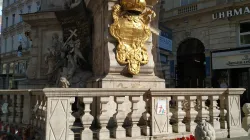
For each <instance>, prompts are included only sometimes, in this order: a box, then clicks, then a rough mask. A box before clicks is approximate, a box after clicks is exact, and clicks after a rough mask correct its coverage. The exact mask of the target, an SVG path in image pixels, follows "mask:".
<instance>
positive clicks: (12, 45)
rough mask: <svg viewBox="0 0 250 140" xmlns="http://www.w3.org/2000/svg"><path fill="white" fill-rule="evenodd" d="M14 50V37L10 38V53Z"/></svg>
mask: <svg viewBox="0 0 250 140" xmlns="http://www.w3.org/2000/svg"><path fill="white" fill-rule="evenodd" d="M13 50H14V36H12V37H11V51H13Z"/></svg>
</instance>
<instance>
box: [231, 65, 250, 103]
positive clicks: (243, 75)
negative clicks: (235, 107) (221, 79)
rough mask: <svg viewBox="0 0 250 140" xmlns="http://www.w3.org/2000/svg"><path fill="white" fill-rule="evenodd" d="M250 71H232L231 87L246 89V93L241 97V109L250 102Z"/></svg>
mask: <svg viewBox="0 0 250 140" xmlns="http://www.w3.org/2000/svg"><path fill="white" fill-rule="evenodd" d="M249 76H250V75H249V69H248V68H241V69H232V70H231V87H232V88H245V89H246V91H245V92H244V93H243V94H242V95H241V98H240V100H241V107H242V106H243V105H244V104H245V103H249V102H250V97H249V86H250V84H249V81H250V79H249Z"/></svg>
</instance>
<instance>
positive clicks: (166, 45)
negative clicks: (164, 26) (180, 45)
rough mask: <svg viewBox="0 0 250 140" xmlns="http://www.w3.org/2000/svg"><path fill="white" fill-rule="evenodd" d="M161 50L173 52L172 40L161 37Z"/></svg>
mask: <svg viewBox="0 0 250 140" xmlns="http://www.w3.org/2000/svg"><path fill="white" fill-rule="evenodd" d="M159 48H161V49H164V50H167V51H172V48H173V47H172V40H170V39H168V38H166V37H164V36H161V35H160V36H159Z"/></svg>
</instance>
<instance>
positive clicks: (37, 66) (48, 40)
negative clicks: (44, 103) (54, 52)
mask: <svg viewBox="0 0 250 140" xmlns="http://www.w3.org/2000/svg"><path fill="white" fill-rule="evenodd" d="M22 17H23V20H24V21H25V22H26V23H28V24H29V25H31V39H32V46H31V48H30V60H29V63H28V67H27V71H26V75H27V80H26V81H25V83H26V84H27V83H28V84H31V85H37V84H38V86H37V87H36V86H34V87H33V88H44V87H45V86H46V84H47V83H48V81H47V75H46V73H47V71H48V65H47V64H46V63H45V54H46V53H47V52H48V48H49V47H51V44H52V35H53V34H57V35H58V36H59V39H60V38H62V29H61V26H60V23H59V22H58V20H57V18H56V16H55V13H54V12H41V13H33V14H26V15H22ZM25 88H27V86H26V87H25Z"/></svg>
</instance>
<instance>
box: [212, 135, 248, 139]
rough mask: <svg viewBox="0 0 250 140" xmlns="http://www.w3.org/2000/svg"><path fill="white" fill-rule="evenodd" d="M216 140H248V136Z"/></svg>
mask: <svg viewBox="0 0 250 140" xmlns="http://www.w3.org/2000/svg"><path fill="white" fill-rule="evenodd" d="M216 140H250V136H247V137H238V138H224V139H216Z"/></svg>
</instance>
